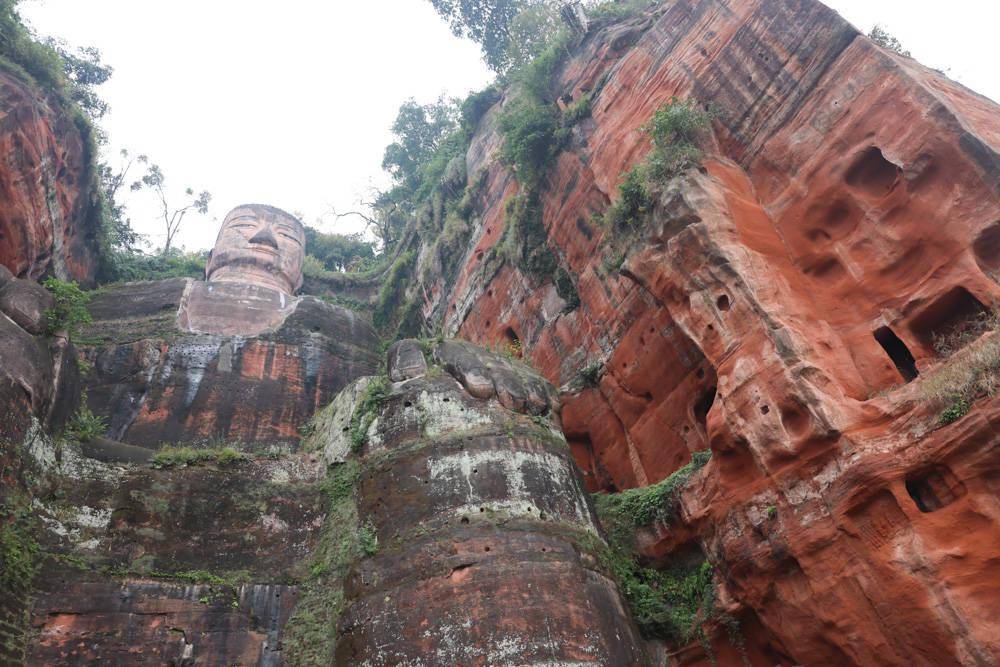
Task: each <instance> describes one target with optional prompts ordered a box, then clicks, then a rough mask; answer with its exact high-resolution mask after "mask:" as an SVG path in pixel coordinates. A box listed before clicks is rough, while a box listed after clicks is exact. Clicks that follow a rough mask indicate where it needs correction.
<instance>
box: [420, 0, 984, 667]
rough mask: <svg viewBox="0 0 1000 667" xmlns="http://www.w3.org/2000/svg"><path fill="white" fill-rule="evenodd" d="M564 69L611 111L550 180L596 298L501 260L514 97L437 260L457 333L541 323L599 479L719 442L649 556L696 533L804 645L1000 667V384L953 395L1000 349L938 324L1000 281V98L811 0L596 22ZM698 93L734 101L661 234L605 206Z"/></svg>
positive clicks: (683, 2) (772, 626)
mask: <svg viewBox="0 0 1000 667" xmlns="http://www.w3.org/2000/svg"><path fill="white" fill-rule="evenodd" d="M556 78H557V82H556V85H555V86H554V88H555V89H556V90H557V91H558V94H559V95H563V96H564V97H562V99H561V102H560V103H561V104H563V103H568V102H569V101H571V100H579V99H580V98H581V97H582V96H583V95H589V97H590V106H591V109H592V112H591V117H590V118H589V119H588V120H585V121H583V122H581V123H578V124H576V125H575V126H574V128H573V130H572V136H571V140H570V142H569V145H568V147H567V148H566V149H565V150H564V151H563V152H562V153H561V154H560V155H559V157H558V161H557V163H556V165H555V167H554V168H553V169H552V170H550V172H549V173H548V174H547V176H546V180H545V186H544V187H545V190H544V193H543V195H542V204H543V223H544V226H545V229H546V232H547V237H548V242H549V244H550V246H551V247H552V248H553V249H554V251H555V253H556V255H557V258H558V261H559V264H560V265H561V267H562V268H563V269H564V270H565V271H566V272H567V273H568V275H569V276H570V277H571V279H572V281H573V283H574V287H575V289H576V291H577V292H578V294H579V299H580V304H579V307H576V308H572V306H571V305H570V304H568V303H567V301H566V300H564V299H562V298H560V297H559V294H558V290H557V287H556V286H555V285H553V284H538V283H537V281H536V280H535V279H534V278H533V277H532V276H528V275H524V274H522V273H521V272H520V271H519V270H518V269H517V268H516V267H514V266H512V265H510V264H502V265H499V268H498V265H497V264H496V263H492V262H488V261H484V256H488V255H489V252H490V249H491V248H492V247H493V246H494V245H495V244H496V243H497V242H498V241H499V240H500V239H501V238H502V237H503V233H504V226H505V224H506V220H507V202H508V201H509V200H510V198H511V197H512V196H513V195H514V194H515V193H516V192H517V191H518V184H517V181H516V178H515V177H514V176H513V175H512V174H511V173H510V172H509V171H508V170H507V169H505V168H504V167H503V166H502V165H500V164H499V163H498V162H497V161H496V159H495V157H496V154H497V149H498V148H499V146H500V145H501V143H502V137H501V136H500V134H499V132H498V130H497V123H496V120H497V117H498V115H499V113H500V108H501V107H500V106H499V105H498V107H496V108H494V109H493V110H492V111H491V112H489V113H488V114H487V115H486V117H485V119H484V120H483V121H482V122H481V124H480V127H479V130H478V132H477V135H476V137H474V139H473V143H472V147H471V148H470V150H469V153H468V156H467V173H468V174H470V175H472V177H473V178H478V177H479V175H480V174H485V179H486V180H485V183H486V185H485V190H484V194H483V195H482V203H483V205H482V210H481V215H480V216H479V217H478V218H477V219H476V220H474V222H473V224H474V228H473V230H472V233H471V241H470V242H469V244H468V245H467V246H466V247H465V248H464V250H463V252H462V255H463V259H462V262H463V267H462V269H461V271H460V272H459V276H458V278H457V279H456V280H454V281H452V280H450V278H449V276H448V275H447V274H446V272H435V271H434V270H433V266H432V265H431V263H430V262H429V256H430V253H428V252H427V246H426V245H425V246H424V247H423V249H422V250H421V251H420V253H419V256H420V261H419V262H418V269H417V272H416V275H417V276H420V277H421V278H422V279H423V282H422V283H421V284H419V285H418V286H416V287H415V288H414V289H413V290H412V294H413V295H414V296H415V297H416V298H417V299H418V300H419V301H420V303H421V304H422V311H423V314H424V317H425V320H426V321H427V322H428V323H429V324H428V327H429V328H433V327H434V326H436V325H438V324H441V325H442V326H443V328H444V331H445V332H446V334H457V335H458V336H460V337H462V338H466V339H469V340H472V341H476V342H480V343H484V344H492V345H497V344H501V345H504V344H507V343H508V342H512V341H516V343H517V347H518V348H519V349H523V350H524V354H525V357H526V358H529V359H530V360H531V362H532V364H533V365H534V366H535V367H536V368H538V369H539V370H540V371H541V372H542V373H543V374H544V375H545V376H546V377H547V378H549V379H550V380H551V381H552V382H553V383H555V384H557V385H559V386H561V387H562V391H563V395H562V402H563V405H564V407H563V423H564V428H565V432H566V435H567V438H568V439H569V442H570V445H571V446H572V447H573V450H574V452H575V454H576V458H577V461H578V463H579V464H580V466H581V468H583V470H584V474H585V479H586V482H587V485H588V488H589V489H591V490H618V489H625V488H631V487H635V486H645V485H647V484H649V483H652V482H656V481H658V480H660V479H663V478H665V477H666V476H667V475H669V474H670V473H672V472H673V471H675V470H677V469H678V468H679V467H680V466H682V465H683V464H685V463H686V462H687V461H688V460H689V459H690V454H691V452H693V451H697V450H702V449H705V448H706V447H710V448H711V449H712V452H713V458H712V462H711V463H710V464H709V465H708V466H707V467H706V468H705V469H704V470H703V471H701V472H700V473H699V474H698V476H697V477H696V478H695V481H694V482H693V484H692V486H691V487H690V488H689V490H688V491H686V492H685V494H684V496H683V512H682V513H681V515H682V518H681V520H680V522H679V524H678V525H671V526H668V525H661V526H657V527H654V528H653V529H652V530H650V531H649V532H648V533H647V534H646V542H645V545H644V547H645V549H646V552H647V554H648V555H649V557H651V558H652V557H655V558H657V559H660V562H663V561H664V560H666V561H667V562H669V559H670V555H671V553H674V552H675V550H677V549H680V548H681V547H684V546H685V545H686V543H687V540H689V539H694V540H696V541H697V542H698V543H699V544H700V545H701V546H702V547H703V549H704V551H705V553H706V554H707V555H708V556H709V558H710V559H711V560H712V562H713V563H714V564H715V565H716V566H717V568H718V570H719V572H720V573H721V577H722V579H723V586H722V587H721V588H720V600H723V601H725V604H727V605H728V607H729V609H730V611H732V612H733V613H739V612H740V611H741V610H752V611H753V612H754V613H755V614H756V615H757V617H759V619H760V622H761V624H762V626H763V628H764V629H765V631H766V633H769V634H770V635H771V637H772V638H773V641H772V648H773V651H772V654H773V656H774V660H775V661H777V662H782V663H783V664H794V663H797V664H828V663H837V664H859V665H867V664H899V665H907V664H927V665H931V664H933V665H941V664H966V665H979V664H993V662H994V661H995V660H996V656H997V655H998V652H1000V645H998V643H997V637H998V636H1000V632H998V627H997V624H996V621H995V619H996V617H997V615H996V613H995V612H996V608H995V602H994V601H995V600H996V599H997V594H998V591H997V588H996V585H995V584H994V583H993V582H996V581H997V580H998V579H997V569H996V568H997V565H996V562H995V559H994V558H993V557H992V555H991V554H993V553H995V550H996V546H997V540H998V537H1000V532H998V530H997V520H998V516H1000V515H998V509H1000V508H998V507H997V505H996V502H995V497H996V488H997V479H998V478H1000V466H998V463H997V461H998V459H997V456H996V446H997V443H998V442H1000V437H998V434H997V421H996V410H997V402H996V400H995V399H993V398H989V397H982V398H980V399H978V400H976V401H975V402H974V404H973V405H972V406H971V411H970V412H969V414H968V415H967V416H964V417H961V418H960V419H958V420H957V421H956V422H955V423H952V424H950V425H946V426H942V425H941V422H940V421H939V416H940V415H941V411H942V409H943V408H945V407H947V405H946V404H945V405H943V404H941V403H940V402H937V401H935V400H933V399H932V398H928V396H929V395H931V394H932V383H933V382H934V381H935V380H934V377H935V376H937V375H939V374H940V373H942V372H953V371H954V370H955V369H956V368H958V369H960V370H961V369H962V368H963V364H964V365H965V366H964V367H965V368H971V364H972V363H973V361H972V357H971V355H975V354H977V350H981V349H982V347H983V345H990V344H991V336H992V334H986V335H985V336H984V337H982V338H980V340H978V341H975V340H974V339H975V338H976V337H975V336H968V337H966V338H965V339H963V340H962V344H968V345H967V347H966V348H965V349H963V350H961V351H959V352H957V353H955V355H953V356H951V357H948V355H947V353H945V352H942V351H941V350H940V349H938V348H936V347H935V340H939V339H941V338H942V337H944V338H947V337H948V336H949V335H951V334H954V333H955V332H956V331H962V330H974V329H975V326H976V325H975V322H976V321H977V320H978V318H980V317H981V314H982V313H983V312H985V311H986V310H988V309H989V308H990V307H991V304H993V303H994V302H996V301H997V300H998V298H1000V286H998V283H997V275H998V274H997V255H998V252H997V249H998V248H1000V244H998V243H997V239H998V238H1000V236H998V233H997V229H998V227H997V224H998V223H997V221H998V220H1000V198H998V196H997V195H998V191H1000V169H998V166H1000V158H998V153H997V150H998V147H1000V120H998V119H1000V113H998V111H1000V110H998V108H997V106H996V105H995V104H994V103H992V102H991V101H990V100H987V99H985V98H983V97H981V96H978V95H976V94H975V93H973V92H972V91H969V90H967V89H964V88H963V87H961V86H959V85H958V84H955V83H953V82H951V81H949V80H947V79H946V78H945V77H943V76H942V75H941V74H940V73H937V72H934V71H932V70H929V69H927V68H925V67H922V66H921V65H919V64H918V63H916V62H914V61H913V60H911V59H908V58H904V57H901V56H898V55H896V54H894V53H890V52H887V51H885V50H883V49H881V48H879V47H877V46H875V45H874V44H873V43H871V42H870V41H869V40H868V39H866V38H865V37H863V36H862V35H860V34H859V33H858V32H857V31H856V30H855V29H854V28H853V27H852V26H850V25H849V24H847V23H846V22H845V21H843V20H842V19H840V18H839V17H838V16H837V15H836V14H835V13H833V12H832V11H830V10H829V9H827V8H826V7H824V6H823V5H822V4H820V3H819V2H813V1H808V0H798V1H796V0H757V1H752V2H725V1H724V0H679V1H678V2H675V3H671V4H669V5H668V6H665V7H662V8H660V9H658V10H656V11H654V12H653V13H651V14H649V15H646V16H643V17H639V18H636V19H631V20H628V21H625V22H621V23H618V24H614V25H610V26H596V27H595V28H594V29H592V30H591V32H589V33H588V34H587V35H586V36H585V38H584V39H583V41H582V43H581V44H580V45H579V47H578V48H577V49H576V50H575V51H574V52H573V54H572V56H571V57H570V58H569V59H568V61H567V62H566V63H565V64H564V65H563V66H562V67H561V68H560V69H559V70H558V72H557V77H556ZM674 96H678V97H680V98H693V99H696V100H698V102H699V103H701V104H704V105H705V106H706V107H707V108H710V109H712V110H713V112H714V117H715V119H714V122H713V124H712V137H711V139H710V140H708V142H707V144H706V145H705V147H704V150H705V157H704V159H703V160H702V166H701V168H700V169H698V170H693V171H689V172H687V173H685V174H683V175H682V176H680V177H678V178H676V179H674V180H673V181H671V182H669V183H665V184H663V185H662V187H661V188H660V190H659V191H658V192H657V193H656V201H655V202H654V205H653V211H652V212H651V219H650V221H649V222H648V224H646V225H644V226H643V227H642V228H641V229H632V230H625V231H620V230H618V231H616V230H613V229H609V228H607V227H605V226H602V225H601V224H599V223H597V222H595V214H597V215H600V214H602V213H603V212H604V211H605V210H606V209H607V207H608V205H609V203H610V202H611V201H612V200H614V199H616V198H617V196H618V195H617V192H616V189H617V185H618V183H619V181H620V178H621V174H622V173H623V172H625V171H627V170H628V169H629V168H630V167H631V166H632V165H633V164H635V163H637V162H639V161H640V160H642V159H643V158H644V157H645V156H646V154H647V153H648V151H649V148H650V147H649V140H648V137H647V135H646V134H645V133H643V132H642V131H641V130H640V128H641V126H642V125H644V124H645V123H646V122H647V121H648V120H649V119H650V117H651V116H652V114H653V112H654V111H655V110H656V109H657V108H658V107H659V106H660V105H662V104H664V103H666V102H668V101H669V100H670V99H671V98H672V97H674ZM471 182H472V178H470V183H471ZM428 269H430V270H428ZM598 369H599V371H598ZM591 370H593V371H595V372H593V373H591V372H590V371H591ZM588 375H589V376H590V377H589V378H588ZM595 376H597V377H596V380H595V381H591V379H593V378H594V377H595ZM591 384H593V385H595V386H588V385H591ZM691 652H693V654H692V655H690V656H689V659H690V660H692V661H695V662H696V661H697V660H699V659H700V660H703V661H707V660H709V658H708V657H706V656H705V655H704V654H703V653H702V654H701V655H702V657H701V658H697V655H696V654H698V653H699V651H698V650H697V647H692V648H691V649H690V650H689V653H691Z"/></svg>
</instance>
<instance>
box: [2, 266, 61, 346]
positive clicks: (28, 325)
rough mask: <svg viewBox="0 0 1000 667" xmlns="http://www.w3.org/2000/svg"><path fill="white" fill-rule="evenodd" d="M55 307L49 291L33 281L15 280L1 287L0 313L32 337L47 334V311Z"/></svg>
mask: <svg viewBox="0 0 1000 667" xmlns="http://www.w3.org/2000/svg"><path fill="white" fill-rule="evenodd" d="M54 305H55V302H54V301H53V300H52V295H50V294H49V292H48V290H47V289H45V288H44V287H42V286H41V285H39V284H38V283H36V282H35V281H33V280H17V279H16V278H15V279H12V280H10V281H8V282H7V284H5V285H3V286H2V287H0V311H3V314H4V315H6V316H7V317H9V318H10V319H12V320H14V324H16V325H18V326H19V327H21V328H22V329H24V330H25V331H27V332H28V333H30V334H32V335H36V336H37V335H38V334H41V333H44V332H45V329H46V326H45V325H46V321H45V311H46V310H48V309H50V308H52V307H53V306H54Z"/></svg>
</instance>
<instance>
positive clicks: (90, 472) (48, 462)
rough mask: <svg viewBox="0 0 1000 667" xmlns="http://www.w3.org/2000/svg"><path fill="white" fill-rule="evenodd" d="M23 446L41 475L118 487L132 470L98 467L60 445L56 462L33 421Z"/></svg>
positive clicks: (51, 445) (53, 451) (72, 448)
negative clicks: (56, 475) (62, 476)
mask: <svg viewBox="0 0 1000 667" xmlns="http://www.w3.org/2000/svg"><path fill="white" fill-rule="evenodd" d="M23 444H24V448H23V449H24V451H25V452H27V454H28V456H29V457H30V458H31V460H32V461H33V463H34V464H35V465H36V466H38V468H39V469H40V470H41V471H42V472H52V473H59V474H61V475H66V476H67V477H71V478H73V479H94V480H103V481H107V482H111V483H113V484H118V483H120V482H121V481H122V480H123V479H124V478H125V474H126V472H127V470H128V469H129V468H131V467H132V466H130V465H128V464H114V463H102V462H101V461H96V460H94V459H89V458H87V457H85V456H83V455H82V454H81V453H80V450H79V447H78V446H77V445H64V446H63V447H62V450H61V454H62V460H61V461H60V460H59V459H58V457H57V456H56V445H55V443H54V442H53V441H52V439H51V438H50V437H49V436H48V435H47V434H45V432H43V431H42V427H41V425H40V424H39V423H38V420H36V419H35V418H34V417H32V419H31V427H30V428H29V429H28V435H27V436H26V437H25V439H24V443H23Z"/></svg>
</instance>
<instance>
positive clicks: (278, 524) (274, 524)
mask: <svg viewBox="0 0 1000 667" xmlns="http://www.w3.org/2000/svg"><path fill="white" fill-rule="evenodd" d="M260 522H261V524H262V525H263V526H264V532H267V533H284V532H286V531H287V530H288V523H287V522H285V521H282V520H281V519H280V518H279V517H278V516H276V515H274V514H265V515H263V516H262V517H261V518H260Z"/></svg>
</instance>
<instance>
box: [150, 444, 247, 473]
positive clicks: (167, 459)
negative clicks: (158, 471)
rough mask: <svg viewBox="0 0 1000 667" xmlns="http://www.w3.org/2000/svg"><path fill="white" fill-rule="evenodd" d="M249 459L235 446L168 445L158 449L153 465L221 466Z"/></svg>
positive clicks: (162, 466) (165, 466) (171, 466)
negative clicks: (208, 464)
mask: <svg viewBox="0 0 1000 667" xmlns="http://www.w3.org/2000/svg"><path fill="white" fill-rule="evenodd" d="M246 460H248V457H247V456H246V455H245V454H243V453H242V452H240V451H238V450H236V449H234V448H233V447H222V448H219V449H199V448H195V447H189V446H183V447H174V446H172V445H167V446H165V447H161V448H160V449H159V450H157V452H156V454H154V455H153V460H152V462H151V465H152V466H153V467H154V468H180V467H185V466H193V465H201V464H206V463H215V464H216V465H219V466H231V465H235V464H237V463H242V462H244V461H246Z"/></svg>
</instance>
